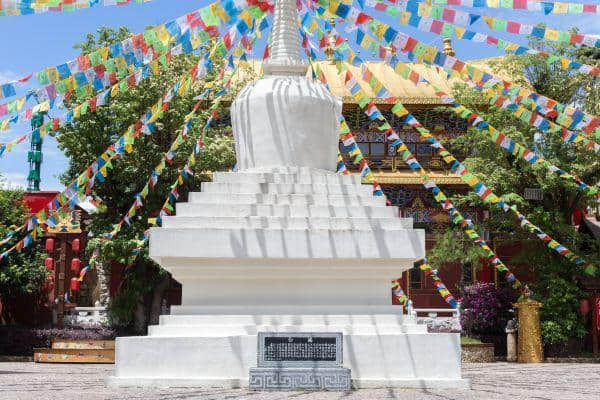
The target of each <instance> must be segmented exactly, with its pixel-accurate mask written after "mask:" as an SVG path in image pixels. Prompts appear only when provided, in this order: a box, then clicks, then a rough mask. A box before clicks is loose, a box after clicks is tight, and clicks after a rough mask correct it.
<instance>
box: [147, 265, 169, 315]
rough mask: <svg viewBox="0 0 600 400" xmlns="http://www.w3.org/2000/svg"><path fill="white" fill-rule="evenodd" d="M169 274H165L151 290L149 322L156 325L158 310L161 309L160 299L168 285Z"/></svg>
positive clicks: (161, 299)
mask: <svg viewBox="0 0 600 400" xmlns="http://www.w3.org/2000/svg"><path fill="white" fill-rule="evenodd" d="M169 280H170V279H169V276H168V275H166V276H165V277H164V278H163V279H162V280H161V281H160V282H159V283H158V285H156V287H155V288H154V291H153V292H152V305H151V307H150V318H149V323H150V324H153V325H156V324H158V319H159V317H160V312H161V309H162V301H163V295H164V293H165V290H166V289H167V287H168V286H169Z"/></svg>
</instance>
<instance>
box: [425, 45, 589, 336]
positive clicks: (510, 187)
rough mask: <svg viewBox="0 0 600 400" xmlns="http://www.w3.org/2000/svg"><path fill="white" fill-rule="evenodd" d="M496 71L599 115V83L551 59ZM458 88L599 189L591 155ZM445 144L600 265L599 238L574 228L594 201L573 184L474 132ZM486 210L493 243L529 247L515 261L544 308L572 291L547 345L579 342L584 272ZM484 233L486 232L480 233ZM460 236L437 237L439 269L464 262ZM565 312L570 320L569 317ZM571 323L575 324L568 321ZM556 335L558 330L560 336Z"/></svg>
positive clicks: (555, 48) (564, 50) (475, 202)
mask: <svg viewBox="0 0 600 400" xmlns="http://www.w3.org/2000/svg"><path fill="white" fill-rule="evenodd" d="M530 45H531V46H533V47H536V48H540V49H541V48H543V49H545V50H546V51H548V50H549V51H551V52H554V53H556V54H561V55H565V56H569V57H573V58H575V59H577V60H579V61H580V62H587V63H590V62H592V63H595V64H598V58H595V59H594V57H595V56H597V54H596V55H594V54H595V53H594V54H592V55H590V54H587V53H586V54H582V53H581V52H580V50H579V49H577V48H576V47H574V46H570V45H562V44H561V45H556V44H550V43H548V42H545V41H540V40H534V41H532V43H530ZM495 70H496V72H502V73H504V74H508V75H510V76H512V77H514V81H515V82H517V83H518V84H520V85H522V86H527V87H531V88H533V89H534V90H535V91H536V92H538V93H540V94H543V95H545V96H547V97H550V98H553V99H555V100H558V101H560V102H562V103H565V104H571V105H577V106H579V107H583V108H584V109H586V110H587V111H590V112H594V111H596V110H597V108H596V107H597V104H598V101H597V99H598V89H597V86H598V85H597V82H595V79H596V78H592V77H589V76H586V75H583V74H577V73H573V72H565V71H564V70H562V69H561V68H560V67H559V65H557V64H556V63H548V62H547V60H545V59H543V58H541V57H539V56H536V55H531V54H525V55H518V56H517V55H512V56H506V57H505V58H504V59H503V60H502V61H500V62H498V63H497V65H496V67H495ZM454 89H455V90H454V94H455V97H456V98H457V100H458V101H459V102H460V103H462V104H463V105H465V106H466V107H468V108H470V109H472V110H474V111H475V112H476V113H478V114H479V115H481V116H482V117H483V118H484V120H486V121H487V122H489V123H490V124H492V125H493V126H494V127H495V128H497V129H498V130H500V131H501V132H503V133H504V134H506V135H507V136H509V137H511V138H512V139H514V140H516V141H518V142H520V143H522V144H524V145H526V146H527V147H528V148H530V149H535V150H536V151H537V152H539V153H541V154H543V156H544V157H545V158H546V159H547V160H548V161H550V162H551V163H553V164H554V165H557V166H559V167H560V168H562V169H564V170H566V171H568V172H570V173H572V174H574V175H577V176H578V177H580V178H581V180H583V181H584V182H586V183H588V184H591V185H594V184H596V183H597V181H598V178H599V177H600V162H599V160H598V157H597V155H596V154H594V153H593V152H592V151H585V150H583V151H582V150H578V149H576V148H575V147H574V146H572V145H567V144H565V143H563V142H562V139H561V138H560V135H558V134H545V135H541V134H540V133H539V132H538V131H537V130H536V129H535V128H534V127H532V126H530V125H528V124H525V123H524V122H523V121H521V120H519V119H517V118H515V117H514V116H513V115H512V114H511V113H510V112H509V111H506V110H502V109H497V108H495V107H489V106H488V104H487V101H486V100H485V99H484V98H483V96H482V94H481V93H480V92H477V91H474V90H472V89H470V88H469V87H467V86H466V85H457V86H455V88H454ZM445 144H447V147H448V148H449V150H450V151H451V152H454V153H458V154H464V155H465V159H464V161H463V163H464V164H465V165H466V166H467V168H468V169H469V170H470V171H471V172H473V173H474V174H476V175H477V176H478V177H479V178H480V179H481V180H482V181H483V182H485V183H486V185H487V186H488V187H489V188H490V189H491V190H493V191H494V192H495V193H496V194H498V195H500V196H501V198H502V199H503V200H505V201H506V200H508V201H510V202H511V203H512V204H516V205H517V206H518V208H519V210H520V211H521V212H522V213H523V214H525V215H527V216H528V218H529V219H530V220H531V221H532V222H533V223H534V224H536V225H538V226H539V227H540V228H541V229H542V230H543V231H545V232H546V233H548V234H549V235H550V236H552V237H553V238H554V239H556V240H557V241H559V242H560V243H562V244H564V245H565V246H567V247H569V248H570V249H571V250H573V251H575V252H576V253H578V254H579V255H580V256H582V257H583V258H585V259H586V260H587V261H589V262H591V263H593V264H595V265H600V264H599V261H600V257H599V252H598V248H599V247H597V245H594V244H593V242H594V239H593V238H591V237H590V236H587V235H581V234H578V233H577V232H576V231H575V229H574V227H573V226H572V225H571V218H572V214H573V212H574V210H575V209H578V208H579V209H584V208H585V207H586V206H587V205H591V204H592V202H593V201H595V199H593V198H591V197H590V196H586V195H585V194H582V193H581V192H579V191H578V190H577V187H576V186H575V185H574V184H571V183H567V182H566V181H565V180H563V179H561V178H560V177H558V176H557V175H556V174H554V173H552V172H549V171H547V170H546V169H545V168H544V167H541V166H538V165H531V164H529V163H527V162H525V161H523V160H522V159H520V158H516V157H514V156H512V155H511V154H509V153H507V152H505V151H504V150H502V149H500V148H499V147H498V146H497V145H495V144H494V143H492V142H491V141H490V140H489V139H488V137H487V134H485V133H482V132H480V131H478V130H477V129H475V128H472V127H470V128H469V129H468V131H467V132H466V134H464V135H462V136H460V137H458V138H457V139H454V140H449V141H448V143H445ZM525 188H540V189H541V190H542V192H543V194H544V195H543V200H541V201H535V200H526V199H525V198H524V197H523V196H524V191H525ZM452 201H453V202H455V204H456V205H457V206H459V208H460V207H461V206H466V205H468V206H478V207H483V208H488V207H487V206H486V205H484V204H483V202H482V201H481V199H480V198H479V197H478V196H477V195H475V194H474V193H472V192H469V194H466V195H464V194H458V195H455V196H453V198H452ZM488 209H489V210H490V218H489V219H488V220H486V221H485V229H487V230H489V231H490V232H492V235H493V236H494V237H502V238H505V239H508V240H511V241H515V242H521V243H524V244H525V246H524V247H523V251H522V253H521V254H520V257H518V258H517V260H516V261H517V262H518V261H519V260H520V261H521V262H522V263H525V264H528V266H529V267H530V268H531V269H532V270H533V271H534V272H535V274H536V275H537V276H538V277H539V279H538V280H537V282H536V284H534V286H533V289H534V292H535V293H536V296H537V298H538V299H539V300H541V301H542V302H543V303H544V306H545V307H549V308H553V307H555V304H556V297H557V296H561V295H562V294H565V293H569V302H568V304H566V305H563V307H562V308H561V310H562V311H561V312H560V313H556V312H551V311H550V310H548V311H543V312H542V321H543V322H542V334H543V336H544V339H545V340H546V341H547V342H549V341H551V340H555V339H556V338H565V337H574V336H580V335H581V332H582V321H581V318H580V317H579V316H578V315H577V306H578V299H579V297H580V296H581V291H579V290H578V289H577V284H576V280H575V276H576V275H577V274H581V273H583V271H582V269H581V268H580V267H577V266H575V265H574V264H572V263H571V262H569V261H568V260H566V259H565V258H564V257H562V256H560V255H558V254H557V253H556V252H554V251H552V250H550V249H549V248H547V247H546V246H545V244H544V243H542V242H541V241H540V240H537V238H535V237H534V236H532V235H531V234H529V233H528V232H526V231H525V230H523V229H520V227H519V223H518V221H516V219H515V218H512V217H508V214H507V213H504V212H503V211H501V210H498V209H496V208H488ZM482 229H483V227H481V228H480V230H482ZM459 231H460V228H456V227H452V228H451V229H448V230H446V231H445V232H442V233H439V234H438V237H437V238H438V239H439V240H437V242H436V246H435V247H434V248H433V249H432V250H431V251H430V259H432V260H433V261H434V264H438V260H445V261H464V258H465V257H466V256H465V253H464V251H461V249H457V248H456V246H455V245H454V247H453V245H451V241H450V240H449V238H451V237H458V236H459V235H461V233H460V232H459ZM473 246H475V245H473ZM470 255H471V257H472V258H473V259H472V260H470V261H473V262H474V263H475V264H476V261H477V258H479V257H481V256H483V255H482V254H481V255H478V254H477V253H475V254H473V253H470ZM438 266H439V265H438ZM543 310H545V309H543ZM565 313H568V314H569V317H568V318H567V317H566V316H565ZM561 314H562V317H561ZM561 318H562V319H563V320H562V321H561ZM566 320H568V321H569V322H568V323H563V322H564V321H566ZM551 330H553V332H551ZM557 330H560V332H559V333H557ZM551 338H554V339H551Z"/></svg>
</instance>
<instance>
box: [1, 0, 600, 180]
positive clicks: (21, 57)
mask: <svg viewBox="0 0 600 400" xmlns="http://www.w3.org/2000/svg"><path fill="white" fill-rule="evenodd" d="M572 1H573V2H583V3H597V1H598V0H587V1H581V0H572ZM210 2H211V0H152V1H150V2H148V3H144V4H135V3H134V4H130V5H125V6H110V7H103V6H97V7H93V8H91V9H87V10H81V11H76V12H72V13H57V12H48V13H44V14H37V15H24V16H11V17H0V38H2V39H1V40H0V54H2V57H0V83H3V82H6V81H9V80H13V79H16V78H20V77H22V76H25V75H28V74H30V73H32V72H37V71H39V70H41V69H43V68H45V67H47V66H54V65H59V64H62V63H64V62H66V61H68V60H71V59H73V58H75V57H76V56H77V55H78V52H77V51H76V50H75V49H73V45H74V44H76V43H80V42H82V41H83V40H84V39H85V36H86V34H87V33H89V32H94V31H95V30H96V29H98V28H99V27H103V26H108V27H113V28H118V27H120V26H126V27H128V28H129V29H130V30H131V31H132V32H141V31H143V30H144V28H145V27H146V26H149V25H157V24H161V23H164V22H166V21H169V20H171V19H175V18H177V17H179V16H181V15H184V14H186V13H188V12H190V11H194V10H196V9H198V8H201V7H203V6H205V5H207V4H209V3H210ZM464 10H467V11H472V12H474V13H478V14H484V15H489V16H495V17H500V18H506V19H511V20H514V21H519V22H525V23H530V24H531V23H539V22H544V23H546V24H547V25H548V26H549V27H552V28H555V29H561V30H567V29H569V28H571V27H574V26H576V27H577V28H578V29H579V30H580V32H582V33H593V34H600V18H598V16H597V15H593V14H587V15H575V16H573V15H571V16H568V15H564V16H560V15H543V14H541V13H533V12H527V11H512V10H498V9H485V8H484V9H482V8H478V9H464ZM368 12H369V13H370V14H372V15H374V16H378V17H380V18H381V19H382V20H384V21H385V22H387V23H390V24H391V25H392V26H394V27H395V28H396V29H399V30H401V31H404V32H405V33H407V34H410V35H412V36H414V37H416V38H417V39H419V40H421V41H423V42H425V43H426V44H430V45H434V46H437V47H438V48H441V47H442V40H441V38H440V37H439V36H437V35H434V34H430V33H425V32H420V31H418V30H416V29H414V28H411V27H404V26H402V25H400V24H399V23H396V24H394V23H393V20H391V19H389V18H387V19H386V18H385V16H384V15H383V14H380V13H377V12H375V11H372V10H368ZM470 29H471V30H474V31H479V32H483V33H492V34H494V35H495V36H498V37H500V38H503V39H506V40H510V41H513V42H516V43H520V44H526V41H525V39H523V38H521V37H520V36H518V35H512V34H509V33H502V32H497V31H494V32H491V31H490V30H489V29H488V28H487V25H486V24H485V22H483V21H481V20H480V21H477V22H476V23H475V24H473V25H472V26H471V27H470ZM353 39H354V35H353V34H352V35H350V40H351V41H352V40H353ZM453 47H454V49H455V50H456V56H457V57H458V58H460V59H463V60H471V59H478V58H484V57H492V56H498V55H501V54H502V53H501V52H499V51H498V50H496V49H494V48H493V47H491V46H488V45H486V44H482V43H473V42H470V41H457V40H454V41H453ZM258 49H259V50H258V51H256V54H257V57H261V55H262V48H260V47H259V48H258ZM32 81H34V79H32ZM3 101H4V100H3V99H2V100H0V102H3ZM33 104H34V103H30V104H29V105H28V107H31V106H32V105H33ZM54 113H55V112H54ZM50 115H55V114H53V111H51V112H50ZM29 131H30V129H29V125H28V124H16V125H13V126H12V127H11V129H10V130H9V131H7V132H0V143H5V142H10V141H11V140H13V139H15V138H17V137H19V136H21V135H24V134H26V133H28V132H29ZM28 151H29V141H28V140H27V141H25V142H23V143H21V144H20V145H18V146H17V147H16V148H15V149H13V150H12V151H11V152H9V153H7V154H5V155H4V156H2V158H0V175H1V176H2V178H4V185H8V186H13V187H23V188H25V187H26V186H27V173H28V170H29V166H28V163H27V152H28ZM43 156H44V159H43V164H42V175H41V177H42V182H41V189H42V190H61V189H62V188H63V186H62V185H61V184H60V182H59V180H58V175H59V174H60V173H62V172H63V171H64V170H65V169H66V167H67V164H68V160H67V159H66V157H65V156H64V155H63V153H62V152H61V151H60V150H59V149H58V148H57V145H56V140H55V139H54V138H51V137H47V138H46V139H45V140H44V144H43Z"/></svg>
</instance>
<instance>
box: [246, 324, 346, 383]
mask: <svg viewBox="0 0 600 400" xmlns="http://www.w3.org/2000/svg"><path fill="white" fill-rule="evenodd" d="M342 338H343V336H342V334H341V333H329V332H328V333H303V332H298V333H283V332H278V333H270V332H259V333H258V355H257V364H258V367H257V368H251V369H250V388H251V389H253V390H291V389H305V390H350V370H349V369H348V368H343V367H342V349H343V347H342Z"/></svg>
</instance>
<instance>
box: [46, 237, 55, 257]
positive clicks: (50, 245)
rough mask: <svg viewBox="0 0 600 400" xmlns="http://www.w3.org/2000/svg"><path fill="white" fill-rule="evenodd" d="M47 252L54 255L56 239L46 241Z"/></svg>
mask: <svg viewBox="0 0 600 400" xmlns="http://www.w3.org/2000/svg"><path fill="white" fill-rule="evenodd" d="M46 251H47V252H48V253H52V252H53V251H54V239H52V238H48V239H46Z"/></svg>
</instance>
